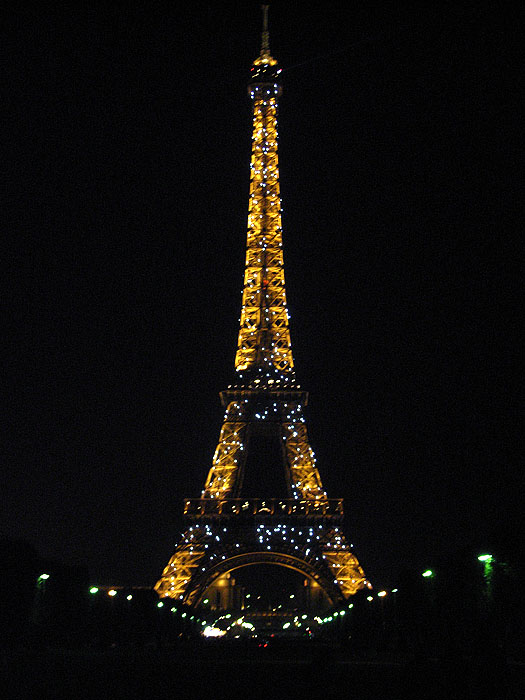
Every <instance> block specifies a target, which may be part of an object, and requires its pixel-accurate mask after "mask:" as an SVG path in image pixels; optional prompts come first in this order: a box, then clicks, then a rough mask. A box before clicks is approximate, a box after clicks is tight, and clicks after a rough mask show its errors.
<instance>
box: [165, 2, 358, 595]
mask: <svg viewBox="0 0 525 700" xmlns="http://www.w3.org/2000/svg"><path fill="white" fill-rule="evenodd" d="M279 73H280V71H279V69H278V67H277V61H276V60H275V59H274V58H273V57H272V56H271V55H270V52H269V46H268V28H267V15H266V10H265V14H264V25H263V34H262V46H261V52H260V55H259V56H258V58H257V59H256V60H255V61H254V63H253V66H252V79H251V82H250V84H249V88H248V92H249V95H250V98H251V100H252V103H253V139H252V155H251V182H250V199H249V210H248V235H247V246H246V265H245V273H244V287H243V295H242V309H241V317H240V329H239V338H238V348H237V354H236V358H235V369H236V372H237V377H238V379H237V382H238V383H237V384H235V385H232V386H230V387H228V389H227V390H226V391H223V392H222V393H221V401H222V404H223V406H224V407H225V415H224V422H223V425H222V429H221V432H220V437H219V443H218V445H217V449H216V451H215V455H214V457H213V463H212V466H211V469H210V470H209V473H208V477H207V479H206V482H205V486H204V490H203V492H202V494H201V498H199V499H188V500H186V501H185V505H184V515H185V518H186V521H187V523H188V526H187V529H186V531H185V532H184V533H183V535H182V538H181V540H180V542H179V543H178V545H177V546H176V549H175V552H174V554H173V556H172V557H171V559H170V561H169V562H168V565H167V566H166V568H165V569H164V571H163V574H162V577H161V578H160V580H159V581H158V582H157V584H156V586H155V589H156V591H157V592H158V594H159V595H160V596H162V597H170V598H174V599H177V600H179V601H182V602H184V603H187V604H189V605H197V604H198V603H199V602H200V600H201V599H202V597H203V596H204V593H205V591H206V589H207V588H209V586H210V585H211V584H213V582H214V581H216V580H217V579H218V578H219V577H220V576H222V575H224V574H225V573H226V572H228V571H231V570H234V569H236V568H239V567H242V566H246V565H250V564H257V563H266V564H267V563H272V564H277V565H280V566H285V567H288V568H291V569H295V570H297V571H299V572H301V573H303V574H304V575H305V576H306V577H308V578H310V579H313V580H314V581H316V582H317V584H319V586H321V588H322V589H323V591H324V592H325V594H326V595H327V596H328V598H329V600H330V601H331V602H332V603H333V604H336V603H338V602H342V601H343V600H344V599H346V598H347V597H348V596H350V595H353V594H354V593H356V592H357V591H358V590H359V589H360V588H363V587H364V586H370V584H369V583H368V581H367V580H366V577H365V574H364V572H363V570H362V568H361V567H360V565H359V562H358V560H357V558H356V556H355V555H354V554H353V552H352V551H351V545H349V544H348V542H347V540H346V538H345V536H344V533H343V531H342V529H341V522H342V519H343V504H342V500H341V499H329V498H328V496H327V494H326V492H325V491H324V489H323V485H322V482H321V478H320V475H319V471H318V469H317V466H316V462H315V456H314V453H313V451H312V448H311V447H310V444H309V441H308V434H307V429H306V423H305V418H304V415H303V408H304V407H305V406H306V404H307V401H308V394H307V393H306V392H305V391H302V390H301V389H300V387H299V386H298V385H297V384H296V379H295V371H294V362H293V356H292V347H291V342H290V330H289V315H288V309H287V304H286V290H285V279H284V260H283V241H282V227H281V198H280V189H279V167H278V152H277V106H278V98H279V97H280V95H281V91H282V90H281V85H280V84H279V77H278V76H279ZM261 434H263V435H272V436H273V438H276V439H277V440H278V443H279V445H280V446H281V447H280V451H281V459H282V466H283V469H284V475H285V482H286V489H287V496H288V497H287V498H284V499H277V498H271V499H258V498H243V481H244V477H245V472H246V469H245V467H246V462H247V456H248V454H249V452H250V442H251V441H252V440H253V439H254V438H256V437H257V436H259V435H261Z"/></svg>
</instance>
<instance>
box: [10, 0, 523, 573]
mask: <svg viewBox="0 0 525 700" xmlns="http://www.w3.org/2000/svg"><path fill="white" fill-rule="evenodd" d="M396 4H397V5H403V9H400V8H399V7H398V8H397V9H392V8H391V7H390V8H387V7H386V6H385V5H382V4H381V5H380V4H377V3H374V2H366V3H344V4H341V5H339V4H337V3H328V4H327V5H326V6H322V5H321V4H320V3H318V4H317V5H312V6H309V5H308V6H306V7H304V6H303V4H302V3H275V4H274V5H273V6H272V7H271V8H270V48H271V52H272V54H273V55H274V56H275V57H276V58H277V59H278V61H279V63H280V66H281V67H282V68H283V73H282V77H283V86H284V92H283V96H282V98H281V100H280V112H279V138H280V141H279V159H280V174H281V195H282V200H283V231H284V234H283V235H284V248H285V267H286V285H287V295H288V304H289V310H290V314H291V333H292V346H293V350H294V357H295V363H296V370H297V375H298V381H299V383H300V384H301V387H302V388H304V389H306V390H308V391H309V392H310V402H309V406H308V409H307V420H308V429H309V435H310V441H311V445H312V447H313V449H314V451H315V453H316V457H317V464H318V467H319V469H320V473H321V477H322V479H323V482H324V486H325V487H326V489H327V491H328V494H329V496H330V497H333V498H335V497H344V499H345V513H346V518H345V531H346V532H347V534H348V536H349V539H350V541H351V542H353V543H354V545H355V550H356V553H357V554H358V557H359V560H360V562H361V564H362V565H363V567H364V569H365V571H366V573H367V575H368V577H369V578H370V579H371V581H372V583H373V584H374V585H377V586H383V585H394V583H395V581H396V577H397V574H398V572H399V571H400V570H401V569H402V568H403V567H405V566H423V567H425V568H426V566H428V565H429V564H430V563H432V561H433V560H434V559H433V558H435V557H439V556H442V555H444V554H446V553H447V552H450V551H456V550H459V549H462V548H466V549H469V548H471V549H472V550H473V551H474V550H476V548H477V549H478V550H479V551H481V550H483V549H487V547H497V546H501V547H503V546H507V545H509V543H510V544H514V546H515V544H516V532H517V531H516V528H517V527H518V525H519V520H520V519H521V517H522V516H521V507H522V473H521V463H520V462H519V459H518V440H517V435H518V424H519V422H520V418H521V405H520V401H519V398H520V394H519V391H518V388H517V387H518V378H519V376H520V375H519V373H518V359H519V357H520V353H521V346H520V345H519V343H518V330H519V325H520V319H521V315H522V306H521V305H520V303H519V302H518V291H519V289H520V286H521V280H520V274H519V273H520V271H521V270H520V268H521V265H520V257H521V255H522V245H521V241H520V239H519V237H518V230H519V229H518V225H517V222H518V213H519V212H518V210H519V202H520V200H522V199H523V192H522V187H521V184H520V177H519V173H520V169H521V168H522V165H523V162H522V149H523V137H522V119H523V117H522V115H521V114H520V112H519V110H518V103H519V99H518V97H519V92H520V88H523V72H522V55H521V52H520V48H519V47H520V45H521V40H522V37H521V36H520V35H519V29H518V27H519V25H520V24H522V20H523V17H522V15H521V14H520V12H519V7H520V3H516V4H515V5H512V3H498V2H494V3H483V2H481V3H479V2H478V3H468V4H462V3H442V4H440V3H434V5H433V9H428V8H425V7H424V6H423V5H422V4H421V3H416V4H414V5H413V6H410V5H405V4H403V3H395V4H394V3H393V6H395V5H396ZM35 7H36V5H33V4H29V5H27V6H21V5H16V8H15V7H14V6H13V8H12V9H11V10H8V11H7V12H4V22H3V29H2V36H1V37H0V45H1V46H2V52H3V53H4V56H5V58H6V59H7V60H5V58H4V59H3V61H2V63H3V68H2V82H3V84H4V105H3V108H4V109H3V112H4V119H3V122H2V132H3V133H2V136H3V138H2V141H3V148H2V150H3V151H4V155H3V156H2V173H3V175H4V178H5V182H4V184H3V186H2V191H3V195H4V197H6V198H7V207H3V210H4V216H3V221H4V228H5V234H4V235H5V239H4V240H6V241H8V247H7V255H4V254H3V255H2V259H3V269H4V279H5V280H6V283H7V284H6V289H7V293H6V294H4V295H3V297H4V319H5V320H4V323H3V326H4V332H3V339H4V345H7V355H6V360H5V361H4V363H3V366H2V369H3V373H2V374H3V379H2V384H3V390H2V393H3V400H2V404H3V408H4V410H5V418H4V420H3V421H2V432H3V433H4V439H3V440H2V443H3V446H2V453H3V457H2V462H3V470H5V471H4V473H5V476H4V477H3V478H2V482H3V483H2V489H1V491H2V508H1V511H0V514H1V529H0V536H1V537H3V538H21V539H25V540H27V541H29V542H30V543H32V544H33V545H34V546H35V547H36V549H37V551H38V552H39V554H40V555H41V556H42V557H44V558H50V559H54V560H57V561H61V562H64V563H68V564H81V565H85V566H87V567H88V568H89V571H90V576H91V580H92V581H93V582H99V583H112V584H119V583H121V584H137V585H149V584H153V583H154V582H155V581H156V580H157V578H158V576H159V575H160V573H161V571H162V569H163V567H164V566H165V564H166V563H167V561H168V559H169V557H170V556H171V554H172V552H173V549H174V546H175V544H176V542H177V541H178V538H179V534H180V532H181V529H182V527H183V524H182V517H181V516H182V499H183V498H184V497H198V496H199V495H200V491H201V489H202V487H203V485H204V479H205V477H206V474H207V472H208V469H209V468H210V466H211V459H212V456H213V452H214V450H215V446H216V443H217V440H218V436H219V430H220V426H221V422H222V417H223V409H222V407H221V406H220V402H219V396H218V394H219V392H220V391H221V390H222V389H224V388H226V386H227V385H228V384H230V383H231V382H232V381H233V379H234V369H233V368H234V364H233V363H234V355H235V349H236V343H237V324H238V317H239V312H240V304H241V290H242V278H243V266H244V254H245V239H246V217H247V208H248V187H249V158H250V147H251V111H250V110H251V106H250V101H249V99H248V97H247V93H246V84H247V80H248V77H249V72H250V66H251V63H252V61H253V60H254V58H255V57H256V56H257V55H258V53H259V46H260V26H261V13H260V10H259V4H258V3H249V2H245V3H236V4H232V5H228V4H223V3H200V2H192V3H186V4H185V5H183V6H182V7H181V6H180V5H179V4H178V3H175V2H143V3H118V6H117V4H116V3H97V2H91V3H85V4H83V5H80V4H75V3H73V4H72V5H71V6H68V5H65V6H61V7H60V8H57V7H54V8H46V9H45V10H43V9H42V10H41V11H37V10H35V9H34V8H35ZM6 214H7V216H6ZM520 234H521V230H520ZM6 273H7V274H6Z"/></svg>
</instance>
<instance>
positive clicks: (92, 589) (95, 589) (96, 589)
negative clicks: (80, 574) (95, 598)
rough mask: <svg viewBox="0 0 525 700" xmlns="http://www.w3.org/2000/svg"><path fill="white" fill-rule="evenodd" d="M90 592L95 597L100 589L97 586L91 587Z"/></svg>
mask: <svg viewBox="0 0 525 700" xmlns="http://www.w3.org/2000/svg"><path fill="white" fill-rule="evenodd" d="M89 592H90V593H91V595H95V593H98V588H97V587H96V586H91V588H90V589H89Z"/></svg>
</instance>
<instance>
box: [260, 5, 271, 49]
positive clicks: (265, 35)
mask: <svg viewBox="0 0 525 700" xmlns="http://www.w3.org/2000/svg"><path fill="white" fill-rule="evenodd" d="M268 7H269V6H268V5H261V10H262V13H263V28H262V36H261V56H263V55H265V54H268V55H269V54H270V34H269V32H268Z"/></svg>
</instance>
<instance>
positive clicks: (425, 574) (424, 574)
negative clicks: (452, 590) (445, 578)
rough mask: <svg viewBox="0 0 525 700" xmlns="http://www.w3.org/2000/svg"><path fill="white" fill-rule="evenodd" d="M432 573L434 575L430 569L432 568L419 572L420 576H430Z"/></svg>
mask: <svg viewBox="0 0 525 700" xmlns="http://www.w3.org/2000/svg"><path fill="white" fill-rule="evenodd" d="M433 575H434V572H433V571H432V569H427V570H426V571H423V573H422V574H421V576H423V578H430V577H431V576H433Z"/></svg>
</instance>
